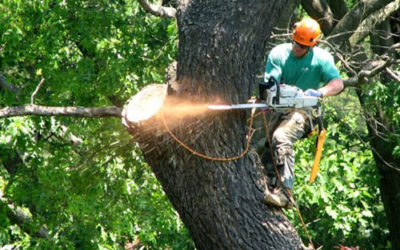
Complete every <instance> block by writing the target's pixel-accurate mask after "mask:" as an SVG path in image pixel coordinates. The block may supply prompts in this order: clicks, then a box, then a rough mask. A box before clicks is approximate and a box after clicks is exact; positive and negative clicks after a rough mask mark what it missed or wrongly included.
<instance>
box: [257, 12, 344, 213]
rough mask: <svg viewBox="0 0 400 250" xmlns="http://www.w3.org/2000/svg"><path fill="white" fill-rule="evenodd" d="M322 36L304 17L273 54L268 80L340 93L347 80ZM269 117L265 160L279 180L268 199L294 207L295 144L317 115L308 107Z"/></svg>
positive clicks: (308, 91)
mask: <svg viewBox="0 0 400 250" xmlns="http://www.w3.org/2000/svg"><path fill="white" fill-rule="evenodd" d="M320 37H321V29H320V26H319V24H318V23H317V22H316V21H315V20H313V19H311V18H304V19H302V20H301V21H300V22H298V23H296V25H295V28H294V30H293V34H292V39H293V41H292V43H285V44H281V45H278V46H276V47H275V48H273V49H272V50H271V52H270V53H269V56H268V60H267V64H266V68H265V76H264V82H265V83H266V84H269V85H271V84H273V82H275V81H277V82H278V83H281V84H283V83H284V84H287V85H295V86H297V87H299V88H300V89H302V90H303V91H304V94H305V95H307V96H315V97H321V98H322V97H327V96H333V95H337V94H339V93H340V92H341V91H342V90H343V87H344V86H343V81H342V80H341V78H340V74H339V71H338V69H337V68H336V66H335V63H334V60H333V57H332V56H331V55H330V54H329V53H328V52H327V51H325V50H324V49H322V48H319V47H316V45H317V43H318V41H319V39H320ZM271 82H272V83H271ZM321 83H324V84H323V87H320V86H321ZM268 120H269V133H270V134H272V135H271V136H268V135H267V143H266V149H267V150H266V152H265V153H264V155H263V162H264V164H265V165H266V167H267V169H269V170H271V168H273V169H272V171H268V172H269V173H271V172H273V173H274V174H275V173H276V174H275V176H276V177H278V178H272V180H275V183H271V188H272V190H267V191H266V194H265V202H266V203H267V204H271V205H274V206H279V207H286V208H291V207H292V206H293V203H294V200H293V198H292V195H291V190H292V188H293V181H294V158H295V156H294V151H293V143H294V142H295V141H297V140H298V139H300V138H302V137H305V136H306V135H307V134H308V133H309V132H311V130H312V129H313V127H314V125H316V123H317V121H316V117H315V115H313V114H311V112H309V111H307V110H302V109H292V110H286V111H285V112H283V111H282V112H273V113H271V114H270V115H269V119H268ZM268 138H270V139H268ZM270 149H271V150H272V153H273V155H272V154H271V152H270V151H269V150H270ZM273 160H274V161H275V163H273ZM274 166H275V167H274ZM275 168H277V169H275Z"/></svg>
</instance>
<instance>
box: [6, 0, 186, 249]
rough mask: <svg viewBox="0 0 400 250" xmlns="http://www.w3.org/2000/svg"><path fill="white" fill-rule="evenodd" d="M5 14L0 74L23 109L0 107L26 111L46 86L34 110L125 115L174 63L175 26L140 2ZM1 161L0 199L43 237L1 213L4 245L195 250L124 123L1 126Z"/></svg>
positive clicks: (23, 8)
mask: <svg viewBox="0 0 400 250" xmlns="http://www.w3.org/2000/svg"><path fill="white" fill-rule="evenodd" d="M0 10H1V13H2V14H1V15H0V31H1V32H0V34H1V36H2V49H1V50H0V59H1V60H0V68H1V72H2V73H3V74H4V75H5V76H6V78H7V81H9V82H10V83H13V84H14V85H16V86H17V87H18V88H20V89H21V90H22V94H21V96H20V99H18V100H17V99H16V98H15V95H14V94H13V93H5V92H1V93H0V94H1V98H0V103H1V106H8V105H15V104H22V103H26V102H29V101H30V96H31V94H32V92H33V91H34V90H35V88H36V87H37V85H38V83H39V82H40V79H42V78H44V79H46V81H45V83H44V85H43V87H42V88H41V89H40V90H39V92H38V94H37V96H36V99H35V102H36V103H37V104H44V105H56V106H70V105H71V106H72V105H73V106H103V105H118V106H122V105H123V104H124V102H125V101H126V100H127V98H129V97H131V96H132V95H133V94H134V93H136V91H138V90H139V89H140V88H141V87H142V86H144V85H145V84H147V83H152V82H162V81H163V77H164V71H165V68H166V67H167V66H168V64H169V63H170V62H171V61H172V60H174V58H175V53H176V50H177V44H176V39H177V35H176V34H177V31H176V24H175V23H174V21H173V20H162V19H159V18H155V17H152V16H149V15H147V14H145V13H144V12H143V10H142V9H140V8H139V5H138V3H137V1H131V0H127V1H91V0H87V1H81V0H79V1H78V0H72V1H61V0H59V1H2V2H1V3H0ZM0 149H1V151H2V154H1V155H0V163H1V164H0V191H2V192H4V194H5V196H6V197H7V198H8V199H9V200H10V202H12V203H14V204H16V205H18V206H20V207H23V208H25V209H27V210H28V211H30V212H31V213H32V218H33V223H34V225H35V227H37V228H39V227H41V226H46V228H47V230H48V232H49V235H50V238H49V239H40V238H38V237H37V236H36V235H35V234H34V233H30V232H25V231H24V228H23V227H22V226H21V225H18V224H15V223H12V222H11V221H10V220H9V219H8V217H7V215H6V214H5V213H4V212H3V210H2V209H1V206H0V225H1V226H0V245H7V244H11V242H13V244H15V245H19V246H23V247H24V248H38V249H41V248H47V249H49V248H51V249H53V248H60V247H62V248H89V249H92V248H104V249H118V248H121V246H123V245H124V244H127V243H129V242H132V241H134V240H135V239H140V244H142V245H143V246H145V247H147V248H155V249H165V248H176V249H190V248H193V243H192V241H191V240H190V236H189V234H188V233H187V230H186V229H185V228H184V227H183V226H182V224H181V222H180V221H179V217H178V216H177V214H176V213H175V211H174V209H173V208H172V206H171V204H170V203H169V201H168V199H167V198H166V196H165V194H164V193H163V191H162V190H161V187H160V185H159V184H158V182H157V180H156V179H155V177H154V176H153V174H152V172H151V170H150V168H149V167H148V166H147V165H146V164H145V163H144V160H143V159H142V157H141V154H140V152H139V151H138V149H137V147H136V145H135V144H134V143H133V142H131V141H130V135H128V134H127V132H126V131H125V129H124V128H123V127H122V126H121V122H120V120H119V119H76V118H70V117H56V118H40V117H39V118H38V117H21V118H13V119H4V120H1V121H0ZM10 170H15V172H13V171H10ZM177 246H178V247H177Z"/></svg>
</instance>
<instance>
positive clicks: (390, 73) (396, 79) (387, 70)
mask: <svg viewBox="0 0 400 250" xmlns="http://www.w3.org/2000/svg"><path fill="white" fill-rule="evenodd" d="M385 70H386V73H388V74H389V76H390V77H392V78H393V79H394V80H395V81H397V82H400V74H396V73H395V72H393V71H392V70H391V69H390V68H386V69H385Z"/></svg>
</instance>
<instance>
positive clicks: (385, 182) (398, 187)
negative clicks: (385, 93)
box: [359, 20, 400, 249]
mask: <svg viewBox="0 0 400 250" xmlns="http://www.w3.org/2000/svg"><path fill="white" fill-rule="evenodd" d="M388 21H389V20H386V22H383V23H382V24H380V25H379V26H377V27H376V28H377V29H379V30H381V31H383V30H385V31H386V33H387V34H390V33H391V29H390V26H389V22H388ZM392 43H393V40H390V39H386V38H385V37H384V36H377V35H372V36H371V47H372V49H373V51H374V52H375V53H377V54H383V53H386V52H387V49H388V48H390V45H392ZM381 82H382V83H383V84H390V81H389V80H388V78H387V77H384V76H382V77H381ZM359 97H360V99H361V101H363V99H362V98H363V96H362V95H359ZM362 103H363V102H362ZM380 107H381V105H376V112H375V113H374V114H373V116H368V114H366V117H367V119H366V121H367V126H368V133H369V141H370V144H371V147H372V148H373V155H374V159H375V162H376V165H377V167H378V170H379V173H380V176H381V179H380V190H381V197H382V202H383V205H384V208H385V213H386V218H387V221H388V224H389V231H390V238H391V242H392V248H393V249H400V228H399V225H400V216H398V215H399V214H400V167H399V166H400V159H399V158H396V157H395V156H394V155H393V150H388V149H394V148H395V147H396V144H395V143H394V142H393V140H390V139H389V137H390V134H391V133H393V131H395V130H394V129H393V128H392V126H391V124H388V122H387V119H386V118H385V116H384V112H383V110H381V108H380Z"/></svg>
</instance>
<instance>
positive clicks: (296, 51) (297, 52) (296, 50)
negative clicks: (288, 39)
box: [292, 41, 310, 58]
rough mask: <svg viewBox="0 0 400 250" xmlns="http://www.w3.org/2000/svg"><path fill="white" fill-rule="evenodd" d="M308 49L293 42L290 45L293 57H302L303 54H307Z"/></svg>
mask: <svg viewBox="0 0 400 250" xmlns="http://www.w3.org/2000/svg"><path fill="white" fill-rule="evenodd" d="M309 49H310V47H308V46H305V45H302V44H300V43H297V42H295V41H293V43H292V53H293V55H294V56H295V57H298V58H300V57H303V56H304V55H305V54H307V52H308V50H309Z"/></svg>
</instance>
